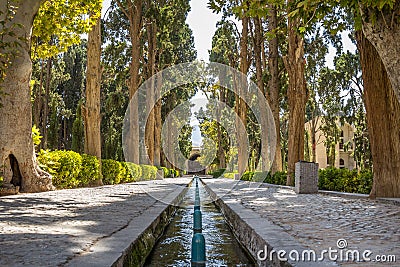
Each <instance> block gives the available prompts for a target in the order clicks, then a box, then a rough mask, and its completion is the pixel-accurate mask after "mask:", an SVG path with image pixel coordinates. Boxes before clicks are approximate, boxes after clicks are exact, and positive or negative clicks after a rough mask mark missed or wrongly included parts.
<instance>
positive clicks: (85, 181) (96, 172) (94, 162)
mask: <svg viewBox="0 0 400 267" xmlns="http://www.w3.org/2000/svg"><path fill="white" fill-rule="evenodd" d="M81 157H82V166H81V169H80V172H79V174H78V181H79V186H81V187H84V186H89V185H91V184H92V182H94V181H96V180H97V179H99V178H100V176H101V173H100V163H99V160H98V159H97V157H95V156H92V155H86V154H82V155H81Z"/></svg>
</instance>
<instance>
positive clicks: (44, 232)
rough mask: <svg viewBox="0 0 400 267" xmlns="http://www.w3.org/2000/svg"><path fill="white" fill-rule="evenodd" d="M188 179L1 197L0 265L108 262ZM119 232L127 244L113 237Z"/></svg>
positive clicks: (166, 203)
mask: <svg viewBox="0 0 400 267" xmlns="http://www.w3.org/2000/svg"><path fill="white" fill-rule="evenodd" d="M189 182H190V179H188V178H180V179H165V180H156V181H146V182H138V183H132V184H120V185H115V186H102V187H97V188H81V189H70V190H59V191H51V192H44V193H36V194H20V195H14V196H8V197H1V198H0V266H64V265H71V266H86V265H89V264H90V259H89V258H91V260H93V259H96V261H94V262H93V266H107V265H108V266H109V265H111V264H112V263H113V261H114V260H115V258H118V257H120V256H121V253H122V252H123V251H122V250H123V249H124V248H125V247H126V246H129V244H130V243H129V242H132V241H133V240H129V239H130V238H135V237H136V238H137V237H138V236H139V235H140V234H141V233H142V232H143V231H144V230H145V229H146V227H148V226H149V225H150V224H151V223H152V222H153V221H154V220H155V219H156V218H157V216H159V215H160V214H161V213H162V212H163V210H165V209H166V208H167V207H168V205H169V204H170V203H173V202H174V201H175V200H176V199H177V197H178V195H180V194H181V193H182V192H183V190H184V188H185V187H184V186H186V185H187V184H188V183H189ZM175 184H178V185H179V186H176V185H175ZM159 200H161V201H159ZM126 228H129V233H127V234H126V233H123V231H124V229H126ZM118 235H121V236H122V237H123V238H122V240H123V239H125V240H123V241H126V242H128V244H126V242H125V243H124V242H121V238H120V237H119V238H114V239H115V240H113V237H114V236H118ZM90 254H92V255H90ZM88 255H89V256H91V257H89V256H88ZM88 259H89V260H88ZM96 262H97V263H96Z"/></svg>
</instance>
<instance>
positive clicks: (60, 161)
mask: <svg viewBox="0 0 400 267" xmlns="http://www.w3.org/2000/svg"><path fill="white" fill-rule="evenodd" d="M38 161H39V166H40V167H41V168H43V170H45V171H47V172H49V173H50V174H51V175H52V176H53V185H54V186H56V187H57V188H74V187H77V186H78V185H79V180H78V179H79V173H80V171H81V166H82V156H81V155H79V154H78V153H76V152H74V151H65V150H56V151H46V150H41V151H40V153H39V155H38Z"/></svg>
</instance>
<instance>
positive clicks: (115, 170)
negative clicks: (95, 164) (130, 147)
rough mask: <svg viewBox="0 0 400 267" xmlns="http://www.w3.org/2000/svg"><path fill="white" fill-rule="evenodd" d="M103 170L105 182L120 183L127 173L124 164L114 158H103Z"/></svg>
mask: <svg viewBox="0 0 400 267" xmlns="http://www.w3.org/2000/svg"><path fill="white" fill-rule="evenodd" d="M101 170H102V173H103V183H104V184H119V183H120V182H121V179H123V178H124V177H125V175H126V170H125V168H124V167H123V166H122V164H121V163H120V162H118V161H116V160H113V159H103V160H101Z"/></svg>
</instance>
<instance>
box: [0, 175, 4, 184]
mask: <svg viewBox="0 0 400 267" xmlns="http://www.w3.org/2000/svg"><path fill="white" fill-rule="evenodd" d="M3 181H4V178H3V176H0V187H2V186H3Z"/></svg>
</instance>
